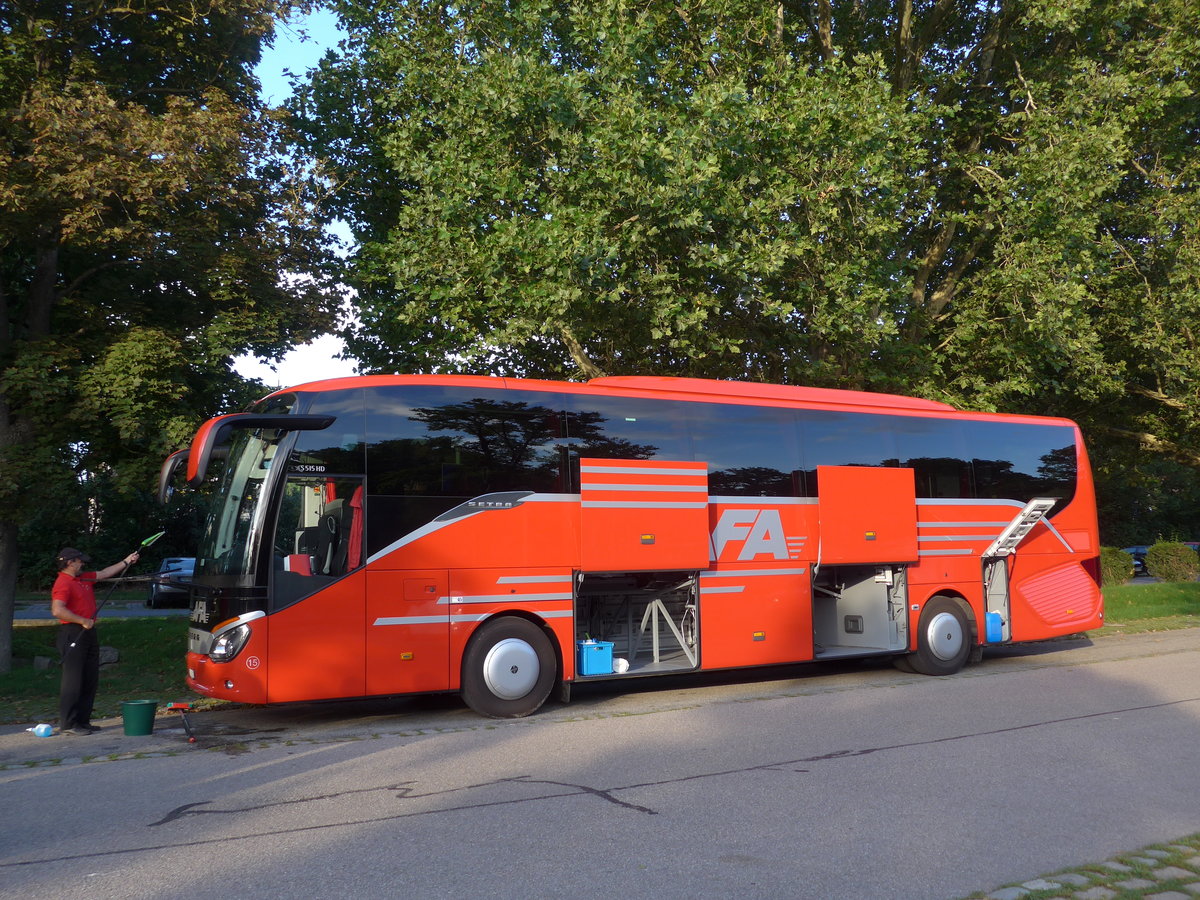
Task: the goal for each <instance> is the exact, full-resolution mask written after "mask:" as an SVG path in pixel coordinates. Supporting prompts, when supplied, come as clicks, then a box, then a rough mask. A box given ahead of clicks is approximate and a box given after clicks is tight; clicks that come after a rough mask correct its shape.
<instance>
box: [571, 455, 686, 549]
mask: <svg viewBox="0 0 1200 900" xmlns="http://www.w3.org/2000/svg"><path fill="white" fill-rule="evenodd" d="M579 482H580V483H579V486H580V503H581V507H582V508H581V510H580V520H581V527H580V537H581V539H582V542H583V546H582V548H581V554H580V557H581V567H582V569H583V571H585V572H636V571H642V572H645V571H670V570H674V571H687V570H692V571H694V570H698V569H703V568H705V567H706V566H707V565H708V464H707V463H703V462H669V461H665V460H660V459H655V460H646V459H581V460H580V461H579Z"/></svg>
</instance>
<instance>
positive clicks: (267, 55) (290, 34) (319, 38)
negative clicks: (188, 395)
mask: <svg viewBox="0 0 1200 900" xmlns="http://www.w3.org/2000/svg"><path fill="white" fill-rule="evenodd" d="M339 39H340V32H339V31H338V27H337V18H336V17H335V16H334V14H333V13H332V12H329V11H328V10H321V11H319V12H316V13H313V14H312V15H309V16H303V17H301V18H299V19H297V20H295V21H293V22H291V23H289V24H286V25H281V26H278V27H277V28H276V31H275V45H274V46H273V47H271V48H269V49H268V50H266V51H265V52H264V53H263V58H262V61H261V62H259V64H258V67H257V68H256V69H255V74H257V75H258V79H259V81H260V82H261V83H262V94H263V97H264V98H266V99H267V100H268V102H271V103H280V102H282V101H283V100H285V99H286V98H287V97H288V95H289V94H291V92H292V89H291V84H290V81H289V79H288V76H287V72H288V71H289V70H290V71H291V72H292V74H294V75H303V74H304V73H305V72H306V71H308V70H309V69H311V68H312V67H313V66H315V65H316V64H317V62H318V60H320V58H321V57H322V56H323V55H324V53H325V51H326V50H328V49H330V48H332V47H334V46H336V45H337V42H338V40H339ZM344 349H345V345H344V344H343V343H342V340H341V339H340V338H337V337H334V336H333V335H326V336H324V337H320V338H317V339H316V340H315V341H313V342H311V343H309V344H304V345H303V346H300V347H297V348H296V349H294V350H292V351H291V352H289V353H288V354H287V355H285V356H284V357H283V359H282V360H281V361H279V362H277V363H275V364H274V365H273V366H271V365H267V364H265V363H261V362H259V361H258V360H256V359H254V358H253V357H247V356H243V357H240V358H238V359H236V360H235V361H234V368H235V369H237V371H238V372H239V373H241V374H242V375H243V376H245V377H247V378H259V379H261V380H262V381H264V382H266V383H267V385H269V386H271V387H286V386H289V385H294V384H301V383H303V382H305V381H316V380H318V379H322V378H336V377H339V376H342V375H353V374H355V366H354V363H353V362H350V361H348V360H343V359H337V358H336V357H337V355H338V354H339V353H341V352H342V351H343V350H344Z"/></svg>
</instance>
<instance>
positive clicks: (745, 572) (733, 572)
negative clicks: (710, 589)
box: [700, 567, 808, 578]
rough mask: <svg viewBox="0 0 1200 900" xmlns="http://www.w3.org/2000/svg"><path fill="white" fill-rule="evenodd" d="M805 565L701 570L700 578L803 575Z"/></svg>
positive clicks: (805, 568)
mask: <svg viewBox="0 0 1200 900" xmlns="http://www.w3.org/2000/svg"><path fill="white" fill-rule="evenodd" d="M807 571H808V568H807V567H804V568H799V569H727V570H725V571H723V572H701V573H700V577H701V578H747V577H750V578H753V577H755V576H757V575H803V574H804V573H805V572H807Z"/></svg>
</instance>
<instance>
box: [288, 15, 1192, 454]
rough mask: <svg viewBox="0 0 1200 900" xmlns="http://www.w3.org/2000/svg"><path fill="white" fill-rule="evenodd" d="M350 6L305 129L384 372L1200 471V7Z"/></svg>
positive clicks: (358, 346)
mask: <svg viewBox="0 0 1200 900" xmlns="http://www.w3.org/2000/svg"><path fill="white" fill-rule="evenodd" d="M333 5H334V7H335V9H337V11H338V12H339V14H340V16H341V18H342V22H343V25H344V27H345V28H346V31H347V34H348V35H349V37H348V39H347V41H346V42H345V43H344V45H343V46H342V47H341V48H340V50H339V52H337V53H333V54H330V55H329V56H328V57H327V58H326V59H325V61H324V62H323V63H322V65H321V68H320V70H319V71H318V72H317V73H316V75H315V77H314V78H313V80H312V82H311V84H310V85H309V87H308V89H307V91H306V92H304V93H303V94H302V96H301V99H300V101H299V103H298V105H297V109H298V112H299V113H300V116H301V121H302V123H303V130H304V144H303V146H304V147H305V148H306V149H307V150H308V151H310V152H312V153H313V154H314V155H315V156H316V157H318V158H319V159H320V160H321V164H322V165H323V166H326V167H327V169H326V171H327V172H328V173H329V175H330V177H331V183H332V184H334V185H335V190H334V196H333V198H332V203H333V208H335V209H336V211H337V213H338V214H339V215H341V216H343V217H344V218H345V219H346V220H347V221H349V222H350V223H351V226H352V227H353V229H354V231H355V234H356V237H357V238H358V239H359V241H360V247H359V249H358V250H357V253H356V254H355V256H354V257H353V258H352V259H351V260H350V263H349V265H350V270H349V274H348V278H349V280H350V281H351V282H352V283H353V284H354V285H355V287H356V288H357V289H358V290H359V297H360V303H361V305H362V309H361V314H360V324H359V325H357V326H355V328H353V329H352V333H351V334H350V335H349V338H350V346H351V348H352V350H353V352H355V353H356V354H357V355H358V356H360V357H361V358H362V359H363V360H365V362H366V363H367V365H368V366H369V367H372V368H374V369H377V370H391V369H399V370H404V371H411V370H417V371H431V370H440V371H445V370H465V371H480V370H489V371H493V372H497V373H502V374H534V375H567V376H570V377H578V376H580V375H585V376H590V375H595V374H597V373H599V372H607V373H614V374H615V373H628V372H638V373H664V374H667V373H672V374H691V375H706V376H714V377H736V378H747V379H761V380H769V381H781V382H792V383H807V384H817V385H828V386H850V387H862V388H878V389H890V390H898V391H901V392H905V393H913V394H918V395H924V396H929V397H935V398H938V399H942V400H947V401H950V402H952V403H956V404H959V405H963V406H968V407H972V408H985V409H986V408H994V409H1009V410H1017V409H1019V410H1022V411H1028V412H1045V413H1057V414H1068V415H1071V416H1073V417H1075V418H1078V419H1080V420H1081V421H1082V422H1083V424H1084V425H1085V427H1086V428H1087V429H1088V430H1089V432H1090V433H1091V434H1092V435H1095V436H1098V437H1099V438H1100V439H1103V440H1104V441H1114V440H1116V441H1124V442H1127V443H1128V444H1129V445H1130V446H1136V447H1138V448H1141V449H1143V450H1151V451H1153V452H1157V453H1169V454H1175V455H1177V456H1179V457H1181V458H1185V459H1187V460H1189V461H1191V462H1198V461H1200V437H1197V435H1200V429H1198V428H1196V425H1197V424H1200V422H1198V421H1197V416H1200V395H1198V394H1197V390H1196V385H1197V384H1200V378H1198V377H1197V376H1200V352H1198V351H1200V348H1198V347H1197V346H1196V338H1195V336H1194V334H1193V331H1192V329H1190V328H1188V327H1178V325H1179V323H1186V322H1188V321H1191V320H1192V319H1195V318H1196V316H1197V314H1200V234H1198V232H1197V228H1196V223H1197V221H1200V190H1198V188H1197V185H1198V184H1200V177H1197V176H1200V153H1198V152H1196V151H1197V149H1198V148H1197V143H1198V142H1200V138H1198V136H1197V133H1196V131H1195V129H1194V127H1193V124H1194V122H1195V121H1197V120H1200V91H1198V89H1200V74H1198V72H1197V69H1196V67H1195V64H1194V60H1195V59H1197V58H1200V31H1198V30H1197V29H1196V28H1195V27H1194V19H1195V16H1194V8H1193V6H1194V5H1193V4H1191V3H1190V2H1189V0H1163V2H1158V3H1154V4H1149V3H1145V2H1143V0H1094V2H1089V3H1079V4H1072V5H1069V6H1066V7H1064V6H1063V5H1062V4H1058V3H1043V2H1033V0H1018V2H1015V3H1012V4H1004V5H1003V6H1002V7H997V6H995V5H987V4H982V5H980V4H977V5H974V6H966V7H962V6H958V5H950V4H935V5H927V6H926V7H923V8H922V9H920V10H916V11H914V16H913V20H912V28H911V30H903V31H901V30H899V25H898V24H896V23H897V22H898V21H899V20H898V17H897V16H896V14H895V9H896V7H895V5H894V4H892V3H884V2H881V0H867V2H864V3H855V4H848V3H832V4H828V5H818V6H817V7H816V8H809V7H803V8H801V7H798V6H797V5H795V4H776V5H772V4H761V3H749V2H746V0H717V2H709V3H704V4H699V3H685V4H678V3H665V2H649V3H642V4H636V5H632V6H631V5H629V4H625V3H619V2H600V3H586V4H584V3H567V4H562V3H552V2H549V0H535V2H531V3H522V4H519V5H512V4H483V3H474V2H469V3H465V4H455V5H453V6H449V7H447V6H445V5H444V4H434V3H429V2H414V3H407V4H403V5H399V6H389V7H386V8H381V7H379V6H378V5H377V4H373V3H364V2H361V0H337V2H335V3H334V4H333ZM902 6H904V5H903V4H902Z"/></svg>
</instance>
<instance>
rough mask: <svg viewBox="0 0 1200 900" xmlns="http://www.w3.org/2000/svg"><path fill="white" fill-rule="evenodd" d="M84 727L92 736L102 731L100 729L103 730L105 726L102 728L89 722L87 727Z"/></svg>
mask: <svg viewBox="0 0 1200 900" xmlns="http://www.w3.org/2000/svg"><path fill="white" fill-rule="evenodd" d="M83 727H84V728H86V729H87V730H88V732H89V733H91V734H95V733H96V732H97V731H99V730H100V729H101V728H102V727H103V726H101V725H93V724H92V723H91V722H88V723H87V724H86V725H84V726H83Z"/></svg>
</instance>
